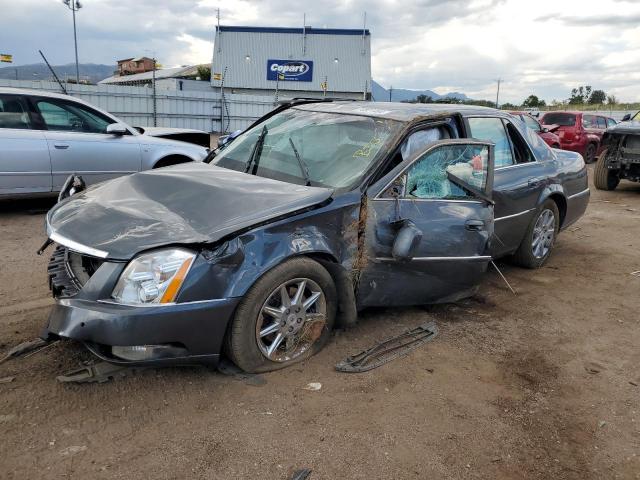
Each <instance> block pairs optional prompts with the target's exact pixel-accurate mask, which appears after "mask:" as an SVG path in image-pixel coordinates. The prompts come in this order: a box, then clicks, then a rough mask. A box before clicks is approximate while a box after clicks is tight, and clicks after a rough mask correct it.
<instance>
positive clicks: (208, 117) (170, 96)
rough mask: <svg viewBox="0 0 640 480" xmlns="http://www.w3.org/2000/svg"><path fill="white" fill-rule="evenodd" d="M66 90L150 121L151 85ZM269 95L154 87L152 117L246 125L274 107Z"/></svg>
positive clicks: (171, 122)
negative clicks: (154, 97) (222, 97)
mask: <svg viewBox="0 0 640 480" xmlns="http://www.w3.org/2000/svg"><path fill="white" fill-rule="evenodd" d="M0 86H2V87H17V88H29V89H34V90H46V91H50V92H58V93H62V90H61V88H60V85H58V84H57V83H56V82H49V81H42V80H34V81H28V80H27V81H25V80H0ZM65 88H66V89H67V93H68V94H69V95H72V96H74V97H77V98H80V99H82V100H84V101H86V102H89V103H91V104H93V105H95V106H96V107H98V108H101V109H102V110H106V111H107V112H109V113H111V114H113V115H115V116H117V117H118V118H121V119H122V120H123V121H125V122H127V123H128V124H130V125H133V126H140V127H150V126H153V123H154V121H153V120H154V101H153V89H152V88H150V87H131V86H116V85H76V84H66V85H65ZM273 100H274V99H273V97H264V96H253V95H238V94H227V93H225V94H224V101H221V94H220V91H219V90H217V91H216V90H213V89H211V90H210V91H193V90H191V91H190V90H166V89H157V91H156V101H155V111H156V113H155V117H156V123H157V126H159V127H174V128H196V129H199V130H204V131H207V132H221V131H224V132H232V131H235V130H238V129H243V128H246V127H247V126H248V125H249V124H250V123H252V122H253V121H254V120H256V119H258V118H260V117H261V116H262V115H264V114H265V113H267V112H269V111H270V110H272V109H273V108H274V103H273Z"/></svg>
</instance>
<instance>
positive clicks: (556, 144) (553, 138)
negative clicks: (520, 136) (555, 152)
mask: <svg viewBox="0 0 640 480" xmlns="http://www.w3.org/2000/svg"><path fill="white" fill-rule="evenodd" d="M509 113H510V114H511V115H513V116H515V117H518V118H519V119H520V120H522V121H523V122H524V123H525V124H526V125H527V127H529V128H530V129H531V130H533V131H534V132H536V133H537V134H538V135H540V138H542V139H543V140H544V141H545V142H546V143H547V145H549V146H550V147H551V148H561V147H560V137H558V135H556V134H555V133H553V132H551V131H549V129H548V128H546V127H543V126H542V125H540V122H538V120H536V119H535V118H533V116H531V115H529V114H528V113H527V112H517V111H514V112H509Z"/></svg>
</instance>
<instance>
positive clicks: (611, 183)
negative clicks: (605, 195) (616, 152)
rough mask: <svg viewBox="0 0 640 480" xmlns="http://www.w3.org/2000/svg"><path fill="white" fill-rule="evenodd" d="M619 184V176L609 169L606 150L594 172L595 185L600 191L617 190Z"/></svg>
mask: <svg viewBox="0 0 640 480" xmlns="http://www.w3.org/2000/svg"><path fill="white" fill-rule="evenodd" d="M619 183H620V177H619V176H618V174H617V173H616V172H614V171H613V170H610V169H608V168H607V150H604V151H603V152H602V154H601V155H600V158H598V162H597V163H596V166H595V168H594V171H593V184H594V185H595V186H596V188H597V189H598V190H615V188H616V187H617V186H618V184H619Z"/></svg>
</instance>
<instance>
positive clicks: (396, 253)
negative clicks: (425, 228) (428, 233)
mask: <svg viewBox="0 0 640 480" xmlns="http://www.w3.org/2000/svg"><path fill="white" fill-rule="evenodd" d="M394 224H395V225H397V226H398V227H399V230H398V233H397V235H396V238H395V240H394V242H393V248H392V250H391V256H392V257H393V258H395V259H396V260H398V261H401V262H408V261H409V260H411V259H412V258H413V254H414V252H415V250H416V248H418V245H419V244H420V241H421V240H422V230H420V229H419V228H418V227H417V226H416V224H415V223H413V222H412V221H411V220H399V221H398V222H394Z"/></svg>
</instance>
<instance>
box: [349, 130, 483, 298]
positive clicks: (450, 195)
mask: <svg viewBox="0 0 640 480" xmlns="http://www.w3.org/2000/svg"><path fill="white" fill-rule="evenodd" d="M492 166H493V147H492V146H491V145H490V144H488V143H486V142H479V141H475V140H469V139H463V140H444V141H439V142H436V143H433V144H432V145H430V146H429V147H427V149H426V150H423V151H421V152H419V153H418V154H417V155H414V156H412V157H411V158H410V159H409V160H404V161H403V162H402V163H401V164H399V165H398V166H396V167H395V168H394V169H393V170H392V171H391V172H389V173H388V174H387V175H385V176H384V177H383V178H382V179H381V180H379V181H378V182H376V184H374V185H373V186H371V187H370V188H369V189H368V191H367V200H366V203H365V205H364V207H363V208H364V209H365V212H364V214H365V217H364V218H365V219H366V220H365V227H364V228H365V232H364V244H363V245H362V246H361V251H360V256H359V260H358V263H359V265H358V270H359V272H360V277H359V282H358V293H357V298H358V304H359V305H360V306H361V307H365V306H375V305H419V304H426V303H430V302H434V301H448V300H453V299H456V298H460V297H462V296H465V295H468V294H470V293H471V292H472V291H473V289H474V288H475V287H476V286H477V284H478V283H479V281H480V279H481V277H482V275H483V273H484V272H485V271H486V269H487V265H488V262H489V261H490V260H491V257H490V256H489V254H488V244H489V241H490V239H491V236H492V232H493V205H492V202H491V200H490V198H489V196H490V192H491V189H492V179H493V175H492ZM405 227H406V228H408V229H410V230H412V231H413V232H417V236H416V237H412V238H413V240H414V241H415V243H413V244H412V245H413V248H412V249H411V256H410V258H399V257H398V256H394V252H395V250H394V248H395V245H396V241H397V240H398V238H399V237H400V233H401V232H402V231H403V229H405ZM418 237H419V238H418Z"/></svg>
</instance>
